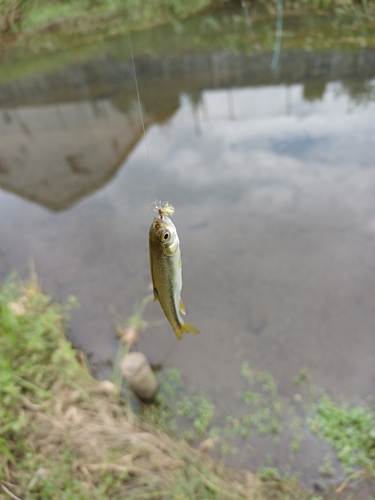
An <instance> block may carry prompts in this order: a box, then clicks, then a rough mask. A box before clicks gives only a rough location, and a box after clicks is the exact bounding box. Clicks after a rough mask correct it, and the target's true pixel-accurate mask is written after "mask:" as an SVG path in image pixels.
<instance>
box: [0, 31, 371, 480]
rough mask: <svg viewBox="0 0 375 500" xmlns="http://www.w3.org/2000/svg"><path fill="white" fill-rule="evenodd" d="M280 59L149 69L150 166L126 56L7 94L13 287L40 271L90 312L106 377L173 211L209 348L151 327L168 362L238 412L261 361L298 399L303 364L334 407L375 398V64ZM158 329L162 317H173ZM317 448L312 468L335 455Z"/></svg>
mask: <svg viewBox="0 0 375 500" xmlns="http://www.w3.org/2000/svg"><path fill="white" fill-rule="evenodd" d="M150 36H151V35H150V34H148V37H150ZM121 43H123V44H124V45H126V44H127V43H128V42H127V39H125V40H122V41H121ZM138 44H140V42H139V41H138ZM271 59H272V54H271V53H259V54H249V55H247V54H244V53H239V52H233V51H232V52H228V51H226V50H225V47H223V50H221V51H219V50H215V51H214V52H206V53H203V54H197V53H194V54H189V53H186V51H185V52H184V53H182V54H181V55H174V56H168V57H163V55H160V56H155V55H153V56H148V55H145V54H143V55H141V56H138V57H137V56H136V58H135V65H136V70H137V75H138V81H139V88H140V95H141V102H142V108H143V113H144V119H145V126H146V136H147V143H148V149H149V155H150V162H149V160H148V154H147V150H146V146H145V142H144V139H143V134H142V125H141V121H140V115H139V110H138V103H137V96H136V91H135V82H134V75H133V69H132V65H131V61H130V60H129V58H128V57H126V58H125V56H124V59H119V58H118V57H112V56H111V53H110V52H103V51H100V50H98V54H97V55H95V56H92V58H91V59H90V60H88V61H83V62H79V63H76V64H71V65H69V66H67V67H66V68H63V69H60V70H55V71H50V72H45V73H42V74H37V75H34V76H29V77H27V78H24V79H22V80H16V81H13V82H10V83H3V84H0V105H1V110H0V187H1V191H0V210H1V214H2V216H1V219H0V230H1V240H0V272H1V275H2V276H5V275H6V274H7V273H8V272H9V271H10V270H12V269H14V268H18V269H25V268H26V267H27V265H28V262H30V261H33V262H34V263H35V268H36V270H37V273H38V274H39V276H40V278H41V282H42V285H43V287H44V289H46V290H47V291H49V292H51V293H53V294H54V296H55V297H56V298H57V299H61V300H66V298H67V296H68V295H70V294H73V295H75V296H76V297H77V298H78V300H79V302H80V304H81V308H80V309H79V310H77V311H75V312H74V313H73V318H72V324H71V331H70V334H69V335H70V338H71V340H72V341H73V343H74V344H75V345H76V346H78V347H80V348H82V349H84V351H85V352H86V353H89V354H90V355H91V361H92V362H93V364H95V365H97V366H100V367H101V370H100V371H99V373H100V374H101V376H108V375H109V373H110V371H111V368H109V367H107V361H108V360H113V358H114V356H115V353H116V349H117V339H116V337H115V335H114V331H113V315H114V312H113V311H115V313H116V315H119V316H120V317H122V318H124V320H125V318H126V317H128V316H129V315H130V314H132V311H133V308H134V306H135V305H136V304H137V302H139V301H140V300H141V299H142V298H143V297H144V296H146V295H147V294H148V293H150V281H151V279H150V272H149V261H148V229H149V226H150V224H151V221H152V214H151V213H150V212H149V211H148V210H147V209H148V206H149V205H150V203H151V202H152V201H153V200H154V199H155V197H156V198H157V199H161V200H168V201H170V202H171V203H172V204H173V205H174V207H175V209H176V213H175V217H174V222H175V224H176V227H177V229H178V232H179V237H180V241H181V248H182V256H183V294H182V296H183V299H184V302H185V306H186V310H187V315H186V318H187V320H188V321H189V322H191V323H193V324H194V325H196V326H197V327H198V328H199V329H200V330H201V332H202V334H201V335H200V336H190V335H186V336H184V338H183V339H182V341H181V342H179V341H178V340H177V339H176V338H175V336H174V334H173V331H172V329H171V327H170V325H169V324H168V323H167V322H165V324H162V325H159V326H155V327H150V328H149V329H148V330H146V332H145V334H144V335H143V337H142V339H141V342H140V345H139V347H140V349H141V350H142V351H143V352H145V354H146V355H147V356H148V358H149V359H150V361H151V362H152V363H154V364H159V363H161V364H162V365H163V366H166V365H170V366H174V367H176V368H178V369H179V370H181V372H182V374H183V376H184V379H185V381H186V382H187V384H189V385H191V386H194V387H196V388H199V389H202V390H204V391H206V392H208V393H209V394H211V395H212V396H213V397H214V398H220V399H221V400H224V401H225V403H226V404H227V405H228V406H229V407H230V408H234V409H235V407H236V405H237V404H238V403H237V400H236V392H237V390H238V388H239V387H241V384H243V379H242V378H241V374H240V365H241V363H243V362H244V361H248V362H249V363H250V365H251V366H252V367H253V368H256V369H259V370H267V371H269V372H271V373H272V375H273V376H274V377H275V379H276V380H277V383H278V386H279V387H280V391H281V393H282V394H283V395H284V396H285V397H286V398H291V399H292V397H293V395H294V393H295V391H296V388H295V386H294V385H293V378H294V376H295V375H296V374H297V373H298V372H299V371H300V369H301V367H304V366H306V367H308V369H309V372H310V373H311V376H312V377H313V379H314V382H315V383H316V384H317V385H318V386H319V387H324V388H325V389H326V390H327V391H328V392H329V393H330V394H333V395H340V396H341V395H342V396H345V397H347V398H349V399H352V400H353V399H355V398H356V395H360V396H363V397H367V396H369V395H371V394H373V393H374V383H375V363H374V359H375V302H374V290H375V257H374V255H375V162H374V137H375V58H374V53H373V51H372V50H370V49H365V48H363V49H353V50H350V51H349V50H340V49H335V50H328V49H327V50H326V51H320V52H314V51H311V50H310V51H303V50H302V51H288V52H283V51H282V53H281V56H280V61H279V63H278V66H277V68H276V69H274V70H272V69H271V68H270V61H271ZM150 170H152V176H153V179H154V188H153V185H152V180H151V173H150ZM145 319H147V320H155V319H163V314H162V311H161V309H160V306H159V305H158V304H157V303H156V304H150V305H148V306H147V309H146V312H145ZM309 439H310V441H308V442H307V444H305V445H304V446H303V447H302V449H301V452H300V454H299V456H297V458H295V459H294V461H295V463H294V465H295V467H297V468H299V469H300V470H302V471H304V470H312V469H314V468H315V469H316V464H317V463H318V462H319V460H321V457H322V456H324V453H325V452H326V449H325V448H324V447H319V446H318V444H317V442H316V441H314V440H313V439H312V438H311V437H310V438H309ZM286 456H287V452H286V451H281V452H280V456H279V460H281V461H282V460H285V457H286ZM260 461H261V459H259V456H258V458H257V459H255V458H254V457H249V456H248V455H247V454H246V453H245V452H243V453H242V454H240V455H239V457H237V461H235V464H236V465H239V466H241V467H245V466H246V467H252V468H254V467H257V466H258V465H259V463H260ZM315 469H314V470H315ZM310 477H311V475H310Z"/></svg>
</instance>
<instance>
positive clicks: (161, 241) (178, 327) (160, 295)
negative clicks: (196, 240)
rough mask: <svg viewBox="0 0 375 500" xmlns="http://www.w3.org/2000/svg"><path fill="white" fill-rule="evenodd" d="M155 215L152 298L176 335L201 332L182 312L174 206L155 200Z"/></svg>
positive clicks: (152, 235) (150, 242)
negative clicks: (158, 303)
mask: <svg viewBox="0 0 375 500" xmlns="http://www.w3.org/2000/svg"><path fill="white" fill-rule="evenodd" d="M154 211H155V213H156V216H155V217H154V220H153V221H152V224H151V227H150V233H149V248H150V268H151V277H152V286H153V292H154V302H155V301H157V300H158V301H159V302H160V305H161V308H162V309H163V311H164V314H165V316H166V318H167V320H168V321H169V323H170V324H171V326H172V328H173V330H174V333H175V334H176V337H177V338H178V339H179V340H181V338H182V335H183V333H201V332H200V331H199V330H198V329H197V328H195V326H193V325H190V324H189V323H186V322H185V321H184V320H183V318H182V316H181V314H185V306H184V303H183V302H182V299H181V289H182V262H181V250H180V240H179V238H178V235H177V230H176V228H175V225H174V224H173V222H172V221H171V219H170V218H169V216H172V215H173V213H174V208H173V207H172V205H170V204H169V203H168V202H167V203H164V204H161V203H160V202H156V203H155V206H154Z"/></svg>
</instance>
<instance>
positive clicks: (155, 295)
mask: <svg viewBox="0 0 375 500" xmlns="http://www.w3.org/2000/svg"><path fill="white" fill-rule="evenodd" d="M157 300H159V295H158V291H157V289H156V288H155V287H154V302H156V301H157Z"/></svg>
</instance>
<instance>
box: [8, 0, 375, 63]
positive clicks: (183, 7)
mask: <svg viewBox="0 0 375 500" xmlns="http://www.w3.org/2000/svg"><path fill="white" fill-rule="evenodd" d="M223 7H224V8H225V10H224V11H223V10H222V8H223ZM217 10H218V11H219V12H218V15H216V14H215V15H213V12H214V11H217ZM0 12H1V14H0V17H1V22H0V49H1V51H2V57H3V58H4V57H8V58H10V57H11V58H12V59H14V57H15V56H21V55H22V54H25V53H27V54H29V53H30V52H32V53H33V54H37V53H51V52H56V51H61V50H69V49H72V48H75V49H79V51H82V47H83V46H84V45H93V44H94V45H97V44H102V42H103V41H104V40H106V39H111V38H114V37H117V36H120V35H126V34H127V33H128V32H132V33H134V32H137V31H140V30H147V29H149V28H151V27H158V26H160V25H165V24H167V23H170V25H171V30H170V31H171V35H172V37H173V38H174V42H173V43H171V40H170V39H169V37H167V38H168V39H167V40H164V43H163V46H164V49H165V50H166V51H167V52H169V51H171V50H172V51H173V50H174V51H175V50H176V47H179V50H180V51H181V50H185V49H189V50H194V49H197V50H215V49H218V48H221V49H222V50H244V51H246V52H250V51H252V52H253V51H255V52H256V51H261V50H270V51H272V50H273V47H274V42H275V16H276V14H277V0H258V1H254V0H244V1H243V2H240V1H239V0H189V1H188V2H187V1H183V0H149V1H148V2H142V1H141V0H54V1H47V0H27V1H26V0H0ZM197 14H205V15H203V16H202V17H201V18H200V19H196V15H197ZM297 15H298V16H300V17H301V18H302V23H301V24H300V28H296V26H295V18H296V16H297ZM283 17H284V22H283V31H282V39H281V49H282V50H285V49H288V48H296V47H298V48H304V49H306V50H311V49H312V48H327V47H330V46H338V45H345V46H348V47H353V46H372V45H373V44H374V39H375V1H374V0H284V9H283ZM188 18H190V20H191V21H192V23H191V24H189V23H187V24H186V23H185V22H182V21H183V20H185V19H188ZM197 25H199V26H197ZM191 27H194V29H193V30H191V29H190V28H191ZM197 28H198V29H197ZM1 31H2V34H1ZM153 35H154V36H153V41H152V43H150V44H149V47H145V48H144V50H146V51H149V52H150V53H154V52H155V50H156V51H158V50H159V52H160V50H161V47H159V49H158V45H159V42H158V40H157V39H158V34H157V32H154V33H153ZM203 35H204V36H203ZM164 38H165V37H164ZM144 50H143V53H144ZM136 52H137V50H136V49H135V53H136ZM163 54H164V52H163Z"/></svg>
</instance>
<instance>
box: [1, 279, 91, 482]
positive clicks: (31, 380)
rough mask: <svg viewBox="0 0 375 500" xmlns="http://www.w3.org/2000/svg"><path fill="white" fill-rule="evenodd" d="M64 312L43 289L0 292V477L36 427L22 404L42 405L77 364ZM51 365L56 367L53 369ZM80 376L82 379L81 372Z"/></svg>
mask: <svg viewBox="0 0 375 500" xmlns="http://www.w3.org/2000/svg"><path fill="white" fill-rule="evenodd" d="M64 315H65V311H64V309H63V307H62V306H61V305H59V304H51V298H50V297H48V296H47V295H43V294H41V293H40V292H39V289H38V285H37V282H36V280H32V281H31V282H30V283H29V284H28V285H27V286H20V285H17V284H16V283H15V282H9V283H8V284H7V285H6V286H5V287H3V289H2V292H1V295H0V401H1V405H0V436H1V438H0V476H1V473H2V472H4V467H5V466H6V463H7V461H8V460H11V461H13V460H15V457H16V456H19V450H20V449H22V448H23V446H24V443H23V442H22V439H21V440H20V436H24V433H25V432H26V431H28V430H29V429H30V428H32V426H33V422H32V420H31V419H30V415H28V414H27V413H25V412H24V411H22V408H23V406H24V405H25V404H26V405H27V404H28V403H30V405H31V406H32V404H33V403H32V402H33V401H34V400H35V401H37V404H38V405H43V403H44V402H46V401H48V400H49V398H51V396H52V391H53V387H54V385H55V384H56V382H57V381H58V380H60V378H61V379H63V380H64V381H66V382H68V383H72V380H73V378H76V376H77V373H78V368H79V363H78V361H77V358H76V356H75V353H74V351H73V349H72V347H71V345H70V344H69V343H68V342H66V341H65V340H64V339H63V336H62V332H63V325H64ZM51 364H52V366H53V369H51ZM79 378H82V374H81V375H80V377H79Z"/></svg>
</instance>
